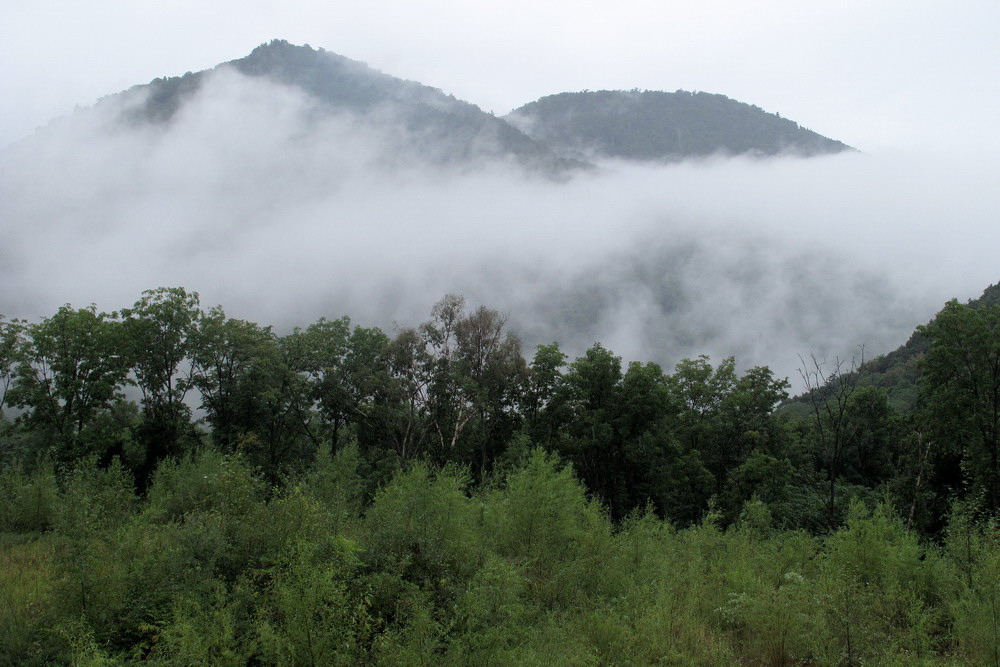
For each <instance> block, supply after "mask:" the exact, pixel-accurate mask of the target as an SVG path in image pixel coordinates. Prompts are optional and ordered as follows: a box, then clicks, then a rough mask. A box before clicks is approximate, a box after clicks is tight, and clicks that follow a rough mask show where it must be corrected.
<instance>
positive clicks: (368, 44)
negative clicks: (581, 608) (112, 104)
mask: <svg viewBox="0 0 1000 667" xmlns="http://www.w3.org/2000/svg"><path fill="white" fill-rule="evenodd" d="M2 5H3V10H2V16H3V21H2V23H0V90H2V94H0V145H6V144H8V143H10V142H11V141H15V140H17V139H19V138H21V137H23V136H25V135H27V134H30V133H31V132H32V131H33V129H34V128H35V127H37V126H39V125H42V124H44V123H46V122H48V121H49V120H50V119H51V118H53V117H55V116H58V115H62V114H65V113H68V112H70V111H71V110H72V109H73V107H74V105H77V104H79V105H89V104H91V103H93V102H94V101H95V100H96V99H97V98H99V97H101V96H103V95H107V94H110V93H114V92H117V91H119V90H122V89H124V88H127V87H129V86H131V85H134V84H137V83H146V82H148V81H149V80H150V79H152V78H154V77H157V76H173V75H180V74H183V73H184V72H186V71H197V70H201V69H205V68H208V67H211V66H213V65H215V64H218V63H219V62H222V61H225V60H230V59H233V58H237V57H240V56H243V55H245V54H247V53H248V52H249V51H250V50H251V49H253V47H254V46H256V45H257V44H259V43H261V42H264V41H268V40H270V39H272V38H276V37H277V38H283V39H287V40H289V41H291V42H293V43H297V44H302V43H309V44H311V45H312V46H314V47H320V46H321V47H323V48H325V49H327V50H329V51H333V52H336V53H340V54H342V55H345V56H347V57H350V58H354V59H357V60H362V61H365V62H367V63H369V64H370V65H372V66H374V67H376V68H378V69H381V70H383V71H385V72H387V73H389V74H393V75H397V76H401V77H404V78H410V79H414V80H418V81H420V82H422V83H425V84H428V85H432V86H435V87H438V88H441V89H442V90H444V91H445V92H448V93H452V94H454V95H456V96H457V97H460V98H463V99H466V100H468V101H470V102H474V103H476V104H478V105H479V106H481V107H482V108H484V109H486V110H492V111H495V112H496V113H497V114H504V113H506V112H507V111H509V110H511V109H512V108H514V107H516V106H519V105H521V104H523V103H525V102H529V101H531V100H534V99H536V98H538V97H540V96H542V95H546V94H552V93H557V92H562V91H572V90H581V89H592V90H594V89H601V88H612V89H614V88H634V87H637V88H646V89H662V90H676V89H678V88H683V89H688V90H703V91H708V92H716V93H722V94H725V95H728V96H730V97H734V98H736V99H739V100H741V101H745V102H750V103H753V104H757V105H758V106H761V107H763V108H764V109H766V110H768V111H776V112H779V113H781V114H782V115H783V116H786V117H789V118H791V119H793V120H796V121H798V122H800V123H801V124H803V125H805V126H806V127H809V128H811V129H814V130H816V131H818V132H820V133H821V134H825V135H827V136H831V137H834V138H837V139H840V140H843V141H845V142H847V143H849V144H851V145H854V146H857V147H860V148H862V149H863V150H866V151H878V150H880V149H883V148H901V147H914V146H918V145H920V146H933V147H936V148H945V149H946V148H948V147H951V146H952V145H953V144H954V143H956V142H957V143H959V144H964V145H966V146H969V147H972V148H984V149H989V150H993V149H995V148H1000V141H998V139H997V138H996V132H994V131H988V130H986V129H985V128H989V127H991V126H992V125H993V124H994V123H995V122H996V119H997V118H998V117H1000V2H997V0H958V1H957V2H951V3H944V2H940V1H938V0H934V1H929V0H876V1H874V2H873V1H872V0H837V1H836V2H827V1H823V2H801V1H800V0H757V1H755V2H747V1H746V0H698V1H697V2H696V1H694V0H687V1H685V2H671V1H663V0H619V1H618V2H616V3H608V2H607V1H606V0H601V1H599V2H598V1H595V0H574V2H562V1H560V2H538V1H537V0H531V1H527V0H504V1H503V2H495V1H492V0H486V1H482V0H480V1H476V2H469V1H468V0H433V1H414V0H375V1H372V2H357V1H355V2H336V1H334V2H329V1H327V2H318V1H316V0H282V1H281V2H269V1H263V0H241V1H239V2H236V1H234V0H222V1H212V2H205V1H204V0H199V1H197V2H196V1H195V0H162V1H159V2H155V3H154V2H141V1H139V0H90V1H88V2H79V1H78V0H33V1H32V2H23V1H21V0H3V2H2ZM984 144H985V145H984Z"/></svg>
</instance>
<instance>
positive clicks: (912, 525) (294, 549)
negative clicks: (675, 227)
mask: <svg viewBox="0 0 1000 667" xmlns="http://www.w3.org/2000/svg"><path fill="white" fill-rule="evenodd" d="M995 308H996V306H981V307H979V308H970V307H965V306H960V305H958V304H957V303H954V302H953V303H950V304H948V305H947V306H946V308H945V311H943V312H942V314H941V315H940V316H939V317H938V318H937V319H936V320H935V322H934V323H932V325H929V326H928V327H926V328H924V329H922V335H924V336H925V339H926V340H927V341H928V347H927V353H926V355H925V361H924V363H923V366H922V368H923V369H924V372H925V373H926V375H925V377H926V380H925V385H924V388H923V400H922V403H921V405H920V409H919V411H917V412H903V413H897V412H896V410H895V409H894V408H893V403H892V402H891V401H890V398H889V393H888V392H887V391H886V390H885V389H883V388H880V387H872V386H870V385H865V384H861V383H860V382H859V380H858V378H859V377H861V376H860V375H858V374H855V373H848V372H843V373H842V372H839V371H840V370H841V369H835V372H834V374H833V375H834V377H832V378H831V377H822V379H824V380H826V382H823V383H822V386H817V387H816V391H815V392H813V394H812V396H811V397H810V400H811V401H812V405H813V417H812V418H810V419H805V420H803V419H793V418H787V417H786V418H783V419H778V418H776V417H775V415H774V412H773V411H774V407H775V405H776V404H777V403H778V402H779V401H781V400H782V399H783V398H784V396H785V391H786V388H787V383H786V382H784V381H783V380H778V379H775V378H774V377H773V375H772V374H771V373H770V371H769V370H768V369H766V368H751V369H749V370H747V371H746V372H744V373H742V374H741V373H739V372H737V369H736V364H735V360H733V359H725V360H723V361H722V362H721V363H719V364H718V365H713V364H711V363H710V361H709V359H708V358H707V357H701V358H698V359H694V360H685V361H683V362H681V363H679V364H678V365H677V367H676V368H675V370H674V372H673V373H672V374H667V373H664V372H663V370H662V369H661V368H660V367H659V366H657V365H655V364H648V363H647V364H643V363H639V362H632V363H630V364H628V365H627V366H624V367H623V364H622V361H621V359H620V358H619V357H618V356H616V355H615V354H613V353H612V352H611V351H609V350H607V349H605V348H604V347H602V346H601V345H594V346H593V347H592V348H591V349H589V350H587V351H586V352H585V353H584V354H583V355H582V356H580V357H579V358H578V359H576V360H574V361H572V362H570V363H568V364H567V363H566V357H565V356H564V355H563V354H562V353H561V352H560V351H559V348H558V346H557V345H555V344H553V345H548V346H542V347H540V348H539V349H538V351H537V353H536V355H535V358H534V360H533V362H532V364H531V365H530V366H528V365H527V364H526V362H525V360H524V359H523V357H522V356H521V353H520V349H519V345H518V342H517V340H516V338H515V337H513V336H511V335H508V334H507V333H506V332H505V331H504V326H503V325H504V322H503V318H502V317H501V316H500V315H499V314H497V313H496V312H494V311H490V310H488V309H485V308H480V309H477V310H472V311H469V310H466V308H465V305H464V302H463V300H462V299H461V298H460V297H454V296H450V297H446V298H445V299H444V300H442V301H441V302H439V304H437V305H436V306H435V308H434V310H433V311H432V318H431V320H430V321H428V322H427V323H425V324H424V325H422V326H420V327H419V328H418V329H410V330H403V331H400V332H399V333H398V335H397V336H396V338H395V339H394V340H390V339H389V338H388V337H387V336H385V335H384V334H383V333H382V332H380V331H378V330H377V329H364V328H360V327H354V328H352V327H351V326H350V322H349V320H347V319H346V318H342V319H340V320H321V321H319V322H318V323H316V324H315V325H313V326H310V327H307V328H305V329H299V330H296V331H294V332H293V333H292V334H290V335H288V336H285V337H279V336H276V335H274V334H273V333H272V332H271V331H270V330H269V329H267V328H264V327H260V326H259V325H256V324H254V323H249V322H244V321H240V320H233V319H230V318H228V317H226V316H225V314H224V313H223V311H222V310H221V309H213V310H211V311H209V312H208V313H204V312H202V311H201V310H200V308H198V307H197V303H196V299H195V298H194V297H193V296H192V295H190V294H187V293H186V292H184V291H183V290H157V291H154V292H149V293H147V294H146V295H145V296H144V297H143V299H141V300H140V302H139V303H138V304H137V306H136V308H133V309H129V310H127V311H125V312H124V313H123V319H119V318H117V317H115V316H114V315H98V314H97V313H96V310H95V309H93V308H90V309H84V310H83V311H75V310H73V309H72V308H70V307H68V306H67V307H64V308H63V309H60V311H59V313H58V314H57V316H56V317H54V318H50V319H47V320H44V321H43V322H42V323H40V324H39V325H29V324H24V323H19V324H18V325H17V326H16V327H15V328H16V335H15V336H14V340H15V343H14V345H13V347H12V348H11V349H12V350H14V354H15V356H16V357H17V359H16V360H15V361H14V362H13V363H14V364H15V365H14V368H16V369H20V368H21V366H22V365H24V366H25V370H23V371H20V370H18V371H17V372H18V373H22V372H23V373H24V374H28V373H29V370H30V369H32V368H36V367H37V369H42V368H44V369H45V372H46V373H48V375H44V376H43V377H47V378H49V380H50V382H40V383H34V384H33V383H32V381H31V380H30V379H27V378H26V377H25V376H24V375H17V376H15V378H14V383H13V384H12V387H11V390H10V391H11V392H13V395H14V396H15V397H17V396H18V395H19V394H18V392H19V391H21V392H22V393H21V394H20V395H21V396H22V397H23V396H27V395H28V394H29V392H28V388H34V389H39V388H41V389H45V388H46V387H49V388H53V389H54V388H59V391H61V392H62V393H59V394H53V395H54V396H56V398H55V400H54V402H53V403H51V405H55V406H56V408H57V409H58V410H57V412H59V411H61V412H62V413H63V414H74V415H83V417H81V418H80V421H81V423H83V424H84V425H83V426H82V427H75V428H74V429H73V430H70V431H69V432H68V433H69V436H71V437H68V436H67V435H66V432H62V431H60V430H59V429H57V428H54V427H53V422H52V421H48V420H45V419H41V418H38V419H36V418H35V417H34V416H33V415H32V414H31V411H30V410H31V409H35V408H34V407H33V406H34V404H33V403H27V402H26V403H25V404H24V405H25V408H26V411H25V413H24V414H23V416H22V417H21V418H20V419H19V421H18V422H17V423H15V424H14V425H8V426H7V428H6V429H5V432H4V433H3V438H4V443H5V444H4V446H5V452H4V454H5V456H4V460H3V462H2V465H0V482H2V485H0V565H2V567H0V664H51V663H84V662H87V663H101V662H103V663H112V664H117V663H132V662H149V663H162V664H206V663H208V664H234V665H241V664H543V663H556V664H561V663H572V664H651V663H695V664H734V663H741V664H793V663H801V664H869V663H870V664H912V663H918V664H987V665H989V664H997V662H998V660H1000V654H998V653H997V649H996V647H997V645H998V638H1000V622H998V620H997V619H998V618H1000V614H998V611H997V610H998V609H1000V577H998V575H997V572H998V568H1000V560H998V558H1000V555H998V554H1000V547H998V545H1000V537H998V529H997V515H996V511H995V508H994V507H992V505H991V502H992V501H991V493H992V484H993V482H992V481H993V479H994V475H995V471H994V470H993V468H992V466H991V464H990V460H991V459H990V452H991V448H990V447H991V445H990V443H991V442H992V441H991V440H990V438H989V437H988V436H989V434H990V433H992V431H991V430H990V424H991V423H992V422H991V421H990V420H991V414H992V413H991V412H990V410H991V409H992V408H991V407H990V406H991V405H992V403H991V402H990V400H989V397H990V396H992V393H991V392H993V384H991V382H992V379H993V375H994V374H992V369H993V361H994V360H995V359H994V358H995V356H996V351H997V349H998V347H1000V345H998V343H997V341H996V340H994V338H995V329H996V320H997V313H996V312H995ZM174 327H178V328H180V329H181V330H182V332H186V333H183V335H178V334H177V332H176V331H174ZM88 332H90V333H92V334H93V336H92V338H93V340H82V339H83V338H87V334H88ZM109 332H114V335H111V334H110V333H109ZM105 334H107V337H106V338H104V337H103V336H104V335H105ZM35 335H37V336H38V337H39V339H40V341H42V342H43V344H42V345H41V346H39V345H36V343H35V341H34V339H33V336H35ZM60 336H61V338H60ZM54 339H58V340H60V341H63V342H64V343H65V344H62V345H60V346H54V347H52V348H51V349H52V350H55V351H54V352H53V351H47V350H49V348H46V347H45V345H49V343H50V342H51V340H54ZM98 343H100V344H98ZM140 347H141V348H143V349H146V348H148V349H149V350H151V353H150V354H149V355H148V357H143V358H141V359H140V358H139V357H140V356H141V355H139V354H138V353H137V350H138V349H140ZM32 355H34V356H32ZM118 358H124V359H126V360H127V363H126V364H125V365H124V368H128V367H131V368H132V369H133V376H131V377H132V378H133V379H134V381H135V382H136V383H137V384H138V385H140V386H141V387H142V391H143V401H142V405H141V409H140V406H137V405H136V404H134V403H132V402H130V401H127V400H126V399H125V398H124V397H123V396H122V395H120V390H121V387H122V385H123V382H124V381H125V380H119V381H117V382H116V381H114V378H115V377H123V376H121V375H116V376H112V377H111V378H110V379H109V376H108V375H105V374H101V373H95V374H93V375H90V374H89V373H91V372H92V371H93V369H96V368H109V369H111V368H113V369H118V370H116V372H117V373H122V372H123V371H122V370H121V368H120V367H119V366H115V365H114V364H113V363H112V360H114V359H118ZM47 359H58V360H59V362H58V364H55V365H50V364H49V363H48V362H47V361H46V360H47ZM63 360H68V361H67V362H65V363H64V361H63ZM157 360H159V361H157ZM959 362H961V363H959ZM102 364H103V366H102ZM815 372H816V375H814V376H812V377H813V379H814V380H815V379H816V378H818V377H820V376H821V373H823V374H825V373H826V371H825V370H824V367H823V366H822V365H819V364H817V365H816V367H815ZM35 377H36V379H37V377H38V376H37V375H36V376H35ZM22 378H24V379H22ZM74 382H75V384H74ZM89 382H95V383H97V384H98V385H99V389H98V390H95V391H94V392H89V391H88V387H87V385H88V384H89ZM18 383H22V384H18ZM998 386H1000V385H998ZM100 388H103V389H100ZM189 390H197V391H198V393H197V394H192V395H194V396H198V397H200V399H201V407H202V409H203V410H204V415H205V424H206V426H207V427H209V428H210V430H206V431H203V432H198V431H197V430H196V425H195V424H194V423H193V421H192V420H193V415H192V414H191V412H190V409H189V408H188V407H187V405H186V404H184V403H183V401H182V399H183V398H184V397H185V396H186V392H188V391H189ZM102 391H103V392H104V393H103V394H102V393H101V392H102ZM43 395H45V394H44V392H43V393H40V394H38V396H43ZM81 397H83V398H81ZM88 397H90V398H93V397H102V398H100V400H96V399H95V402H94V403H93V404H92V405H91V407H89V408H87V409H86V410H85V409H84V407H85V406H86V405H87V404H86V400H89V398H88ZM84 399H86V400H84ZM18 400H21V399H18ZM81 400H83V403H81V402H80V401H81ZM39 405H42V402H41V399H39ZM165 414H166V415H173V416H172V417H171V418H170V419H162V418H161V417H162V415H165ZM157 415H160V416H161V417H157ZM143 428H146V429H152V430H155V429H157V428H160V429H162V430H163V431H164V433H161V434H159V435H158V437H159V438H161V439H160V440H153V439H150V435H151V434H150V433H149V432H144V431H143ZM83 434H86V437H84V435H83ZM185 434H186V435H185ZM67 438H68V439H67ZM171 438H174V439H173V440H172V439H171ZM154 442H161V443H168V442H173V443H174V445H173V450H169V448H167V449H163V448H161V449H156V446H154V445H153V444H151V443H154ZM67 443H70V444H71V445H72V446H71V447H67V446H66V444H67ZM51 445H54V446H52V447H51V450H52V451H54V452H55V454H56V456H52V457H47V456H45V455H44V452H46V451H49V449H50V446H51ZM185 450H186V451H185ZM168 451H173V452H175V453H174V454H169V453H167V452H168ZM39 453H42V454H43V455H41V456H39ZM119 454H120V455H119ZM53 461H56V463H53ZM149 464H153V465H155V468H154V469H153V470H152V473H151V474H149V475H148V476H147V478H146V483H145V484H144V485H142V486H137V484H136V479H135V476H134V473H135V472H137V473H138V474H139V478H140V479H141V478H142V476H143V475H144V474H145V468H144V466H145V465H149ZM137 488H138V490H139V492H138V493H137V492H136V490H137Z"/></svg>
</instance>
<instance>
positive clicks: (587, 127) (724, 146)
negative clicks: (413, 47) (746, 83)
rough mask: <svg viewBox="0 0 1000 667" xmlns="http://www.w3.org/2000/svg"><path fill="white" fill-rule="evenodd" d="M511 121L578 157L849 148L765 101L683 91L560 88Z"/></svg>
mask: <svg viewBox="0 0 1000 667" xmlns="http://www.w3.org/2000/svg"><path fill="white" fill-rule="evenodd" d="M506 120H507V121H509V122H510V123H511V124H512V125H514V126H515V127H517V128H519V129H520V130H522V131H523V132H525V133H526V134H528V135H529V136H531V137H533V138H534V139H537V140H539V141H543V142H546V143H547V144H548V145H549V146H551V147H552V148H554V149H555V150H557V151H560V152H561V153H563V154H564V155H573V156H580V157H584V156H586V157H610V158H621V159H627V160H642V161H665V160H675V159H680V158H686V157H698V156H707V155H712V154H716V153H722V154H730V155H742V154H750V155H776V154H779V153H791V154H798V155H801V156H813V155H820V154H824V153H838V152H840V151H845V150H851V148H850V147H849V146H847V145H846V144H843V143H841V142H839V141H835V140H833V139H828V138H826V137H824V136H821V135H819V134H816V133H815V132H812V131H811V130H807V129H805V128H802V127H799V125H798V124H797V123H795V122H793V121H791V120H788V119H786V118H782V117H781V116H779V115H777V114H771V113H767V112H766V111H764V110H762V109H760V108H759V107H756V106H752V105H749V104H744V103H743V102H737V101H736V100H732V99H730V98H728V97H726V96H724V95H713V94H709V93H690V92H685V91H680V90H679V91H677V92H675V93H665V92H659V91H641V92H640V91H637V90H633V91H610V90H601V91H596V92H582V93H560V94H558V95H550V96H548V97H543V98H541V99H539V100H537V101H535V102H531V103H530V104H526V105H524V106H522V107H520V108H518V109H515V110H514V111H512V112H511V113H510V114H509V115H507V116H506Z"/></svg>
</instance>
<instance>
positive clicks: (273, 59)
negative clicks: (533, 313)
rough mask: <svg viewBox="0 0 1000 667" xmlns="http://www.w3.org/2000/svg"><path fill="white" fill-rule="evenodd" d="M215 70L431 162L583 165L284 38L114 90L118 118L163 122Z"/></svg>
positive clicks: (448, 101) (420, 91)
mask: <svg viewBox="0 0 1000 667" xmlns="http://www.w3.org/2000/svg"><path fill="white" fill-rule="evenodd" d="M221 69H231V70H234V71H236V72H238V73H240V74H242V75H244V76H247V77H253V78H261V79H265V80H268V81H271V82H275V83H278V84H282V85H286V86H291V87H294V88H297V89H299V90H301V91H302V92H304V93H306V94H307V95H308V96H309V97H310V98H311V99H312V100H314V101H315V102H317V103H318V104H319V105H320V106H321V107H323V108H325V109H326V110H328V111H330V112H349V113H352V114H355V115H357V116H358V117H361V118H365V119H367V120H368V121H369V122H371V123H372V124H374V125H376V126H379V125H381V126H387V127H389V129H392V130H394V131H402V132H403V133H404V134H405V137H406V138H405V140H404V141H403V142H401V144H400V145H398V148H399V149H400V150H403V151H405V150H408V149H409V150H412V151H414V152H415V153H417V154H419V155H420V156H421V158H422V159H429V160H430V161H432V162H439V163H457V162H462V161H468V160H472V161H475V160H477V159H484V158H485V159H513V160H514V161H515V162H518V163H520V164H521V165H523V166H527V167H531V168H540V169H543V170H548V171H561V170H566V169H573V168H579V167H585V166H587V165H586V164H585V163H583V162H580V161H578V160H574V159H566V158H563V157H560V156H559V155H557V154H556V153H555V152H554V151H553V150H552V149H550V148H548V147H546V146H544V145H542V144H541V143H539V142H538V141H536V140H534V139H532V138H530V137H528V136H527V135H525V134H524V133H523V132H521V131H520V130H517V129H516V128H514V127H513V126H511V125H510V124H508V123H506V122H504V121H503V120H501V119H499V118H496V117H495V116H493V115H492V114H488V113H485V112H484V111H482V110H481V109H480V108H479V107H478V106H476V105H474V104H470V103H469V102H464V101H462V100H458V99H455V97H453V96H451V95H446V94H445V93H443V92H442V91H440V90H438V89H437V88H431V87H429V86H425V85H422V84H420V83H417V82H414V81H406V80H403V79H399V78H396V77H393V76H390V75H388V74H384V73H382V72H379V71H378V70H375V69H372V68H371V67H369V66H368V65H366V64H364V63H362V62H358V61H355V60H350V59H349V58H345V57H344V56H340V55H337V54H335V53H330V52H328V51H325V50H323V49H313V48H311V47H309V46H296V45H293V44H289V43H288V42H287V41H284V40H274V41H271V42H270V43H268V44H262V45H260V46H258V47H257V48H256V49H254V50H253V51H252V52H251V53H250V55H248V56H246V57H244V58H239V59H237V60H232V61H230V62H227V63H223V64H221V65H219V66H217V67H215V68H213V70H207V71H202V72H196V73H190V72H189V73H187V74H185V75H184V76H180V77H169V78H160V79H154V80H153V81H151V82H150V83H148V84H145V85H140V86H134V87H133V88H130V89H129V90H127V91H125V92H124V93H121V94H120V96H121V97H122V98H124V99H125V100H127V101H130V102H131V103H130V104H126V107H127V110H126V111H125V118H126V119H127V120H129V121H131V122H133V123H167V122H169V121H170V120H171V119H172V118H173V117H174V116H175V115H176V114H177V112H178V111H179V110H180V109H181V108H182V107H183V105H184V104H185V103H186V102H188V101H189V100H191V99H192V98H193V97H194V96H195V95H196V94H197V93H198V92H199V91H200V90H201V88H202V86H203V85H204V83H205V81H206V80H207V79H208V77H209V76H210V74H211V73H212V72H214V71H216V70H221ZM112 97H116V96H112Z"/></svg>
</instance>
